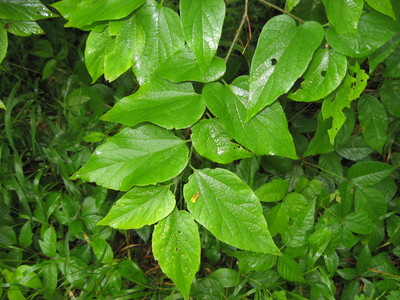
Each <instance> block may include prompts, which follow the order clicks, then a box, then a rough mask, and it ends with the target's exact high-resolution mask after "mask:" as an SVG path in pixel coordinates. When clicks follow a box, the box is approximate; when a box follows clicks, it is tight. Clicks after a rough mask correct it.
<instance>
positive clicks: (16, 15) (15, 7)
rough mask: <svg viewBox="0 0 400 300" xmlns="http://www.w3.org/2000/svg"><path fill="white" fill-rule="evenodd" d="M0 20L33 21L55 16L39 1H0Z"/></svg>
mask: <svg viewBox="0 0 400 300" xmlns="http://www.w3.org/2000/svg"><path fill="white" fill-rule="evenodd" d="M0 7H1V10H0V19H8V20H14V21H34V20H41V19H47V18H52V17H55V16H57V15H56V14H54V13H52V12H51V11H50V10H49V9H48V8H47V7H46V6H45V5H43V3H42V2H40V1H39V0H30V1H9V0H0Z"/></svg>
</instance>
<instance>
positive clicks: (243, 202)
mask: <svg viewBox="0 0 400 300" xmlns="http://www.w3.org/2000/svg"><path fill="white" fill-rule="evenodd" d="M183 191H184V195H185V200H186V203H187V207H188V210H189V211H190V213H191V214H192V215H193V217H194V218H195V220H196V221H197V222H199V223H200V224H201V225H203V226H204V227H206V228H207V229H208V230H209V231H210V232H211V233H212V234H214V235H215V236H216V237H217V238H218V239H219V240H221V241H223V242H224V243H227V244H230V245H232V246H235V247H237V248H240V249H244V250H251V251H255V252H262V253H267V254H275V255H279V254H280V251H279V249H278V248H277V247H276V246H275V244H274V242H273V240H272V238H271V235H270V233H269V231H268V226H267V223H266V222H265V219H264V216H263V215H262V209H261V205H260V201H259V200H258V199H257V197H256V195H254V193H253V191H252V190H251V189H250V187H249V186H248V185H246V184H245V183H243V182H242V181H241V180H240V179H239V177H237V176H236V175H235V174H233V173H231V172H230V171H228V170H225V169H215V170H211V169H202V170H196V171H195V172H194V173H193V174H192V175H191V176H190V177H189V182H188V183H187V184H186V185H185V186H184V189H183Z"/></svg>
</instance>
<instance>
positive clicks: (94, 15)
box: [52, 0, 146, 28]
mask: <svg viewBox="0 0 400 300" xmlns="http://www.w3.org/2000/svg"><path fill="white" fill-rule="evenodd" d="M145 2H146V0H131V1H125V0H108V1H106V2H102V1H95V0H62V1H59V2H56V3H54V4H53V5H52V6H54V7H55V8H56V9H57V10H58V11H59V12H60V13H61V14H62V16H63V17H64V18H65V19H67V20H68V22H67V24H65V27H78V28H82V27H84V26H85V25H91V24H93V23H94V22H97V21H104V20H115V19H122V18H124V17H126V16H127V15H129V14H130V13H131V12H132V11H134V10H135V9H137V8H139V7H140V6H141V5H142V4H143V3H145Z"/></svg>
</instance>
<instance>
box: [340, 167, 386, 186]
mask: <svg viewBox="0 0 400 300" xmlns="http://www.w3.org/2000/svg"><path fill="white" fill-rule="evenodd" d="M393 169H394V168H393V166H391V165H388V164H385V163H383V162H379V161H362V162H359V163H356V164H355V165H353V166H351V168H350V169H349V172H348V174H347V176H348V178H349V179H350V180H351V182H353V183H354V184H356V185H361V186H373V185H375V184H378V183H379V182H381V181H382V180H384V179H385V178H386V177H388V176H389V175H390V174H391V173H392V171H393Z"/></svg>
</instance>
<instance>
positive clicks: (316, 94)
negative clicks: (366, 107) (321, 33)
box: [288, 49, 347, 102]
mask: <svg viewBox="0 0 400 300" xmlns="http://www.w3.org/2000/svg"><path fill="white" fill-rule="evenodd" d="M346 71H347V59H346V57H345V56H343V55H341V54H339V53H337V52H336V51H335V50H332V49H320V50H318V51H317V52H316V53H315V54H314V57H313V59H312V61H311V63H310V66H309V67H308V69H307V71H306V72H305V73H304V75H303V76H302V77H303V78H304V81H303V82H302V83H301V86H300V88H299V89H298V90H297V91H296V92H294V93H290V94H289V95H288V98H290V99H292V100H295V101H304V102H311V101H316V100H319V99H322V98H324V97H326V96H327V95H328V94H330V93H331V92H332V91H333V90H334V89H336V88H337V87H338V86H339V84H340V82H341V81H342V80H343V78H344V76H345V75H346Z"/></svg>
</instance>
